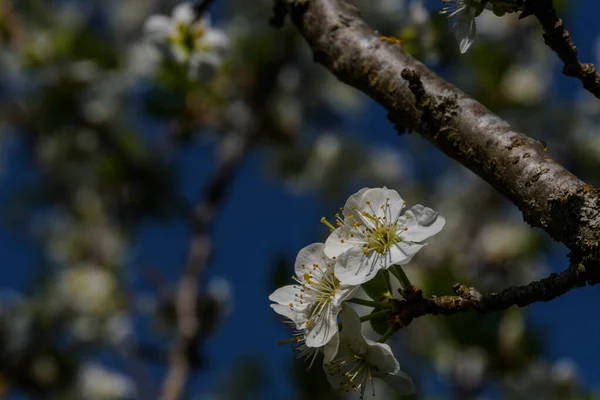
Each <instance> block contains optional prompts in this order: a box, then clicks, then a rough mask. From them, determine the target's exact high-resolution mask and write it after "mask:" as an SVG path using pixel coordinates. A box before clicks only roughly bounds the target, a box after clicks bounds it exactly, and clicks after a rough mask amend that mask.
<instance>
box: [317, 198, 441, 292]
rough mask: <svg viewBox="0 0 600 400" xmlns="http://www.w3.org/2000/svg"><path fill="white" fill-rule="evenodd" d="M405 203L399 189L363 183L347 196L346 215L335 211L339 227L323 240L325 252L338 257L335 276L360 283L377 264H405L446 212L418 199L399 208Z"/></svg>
mask: <svg viewBox="0 0 600 400" xmlns="http://www.w3.org/2000/svg"><path fill="white" fill-rule="evenodd" d="M405 204H406V202H405V201H403V200H402V198H401V197H400V195H399V194H398V192H396V191H395V190H390V189H387V188H383V189H381V188H376V189H369V188H363V189H361V190H359V191H358V192H357V193H355V194H353V195H352V196H350V198H349V199H348V201H347V202H346V205H345V206H344V209H343V217H344V219H343V220H342V219H341V218H340V217H339V215H336V218H337V224H338V228H337V229H335V230H334V231H333V232H332V233H331V235H330V236H329V238H327V241H326V242H325V254H327V256H328V257H331V258H334V257H339V258H338V260H337V261H338V262H337V263H336V264H335V276H336V277H337V279H339V280H340V281H341V282H342V283H343V284H346V285H360V284H362V283H364V282H367V281H369V280H371V279H372V278H373V277H374V276H375V275H376V274H377V272H378V271H379V270H380V269H384V268H388V267H390V266H392V265H394V264H407V263H408V262H410V260H411V259H412V258H413V256H414V255H415V254H416V253H417V252H418V251H419V250H421V248H423V246H425V244H426V243H424V242H425V240H427V239H428V238H429V237H431V236H433V235H435V234H436V233H438V232H439V231H441V230H442V228H443V227H444V224H445V223H446V220H445V219H444V217H442V216H441V215H439V214H438V213H437V212H435V211H433V210H432V209H431V208H427V207H424V206H422V205H416V206H414V207H412V208H411V209H410V210H408V211H406V212H404V213H402V209H403V208H404V206H405ZM325 222H326V221H325ZM326 223H327V222H326ZM327 224H328V225H329V226H330V228H332V229H333V226H332V225H331V224H329V223H327Z"/></svg>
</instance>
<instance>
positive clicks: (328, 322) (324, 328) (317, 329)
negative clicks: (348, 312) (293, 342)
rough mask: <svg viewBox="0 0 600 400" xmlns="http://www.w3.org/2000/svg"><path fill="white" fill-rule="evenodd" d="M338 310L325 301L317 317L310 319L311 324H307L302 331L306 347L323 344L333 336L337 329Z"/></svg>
mask: <svg viewBox="0 0 600 400" xmlns="http://www.w3.org/2000/svg"><path fill="white" fill-rule="evenodd" d="M338 312H339V308H338V307H334V306H333V305H332V304H331V303H327V305H326V306H325V309H324V310H321V312H320V313H319V314H318V316H317V318H314V319H311V320H310V321H311V322H312V325H311V326H310V327H308V326H307V328H306V330H305V331H304V336H305V343H306V345H307V346H308V347H322V346H325V345H326V344H327V343H328V342H329V341H330V340H331V338H333V336H334V335H335V334H336V333H337V331H338V326H337V314H338ZM307 325H308V324H307Z"/></svg>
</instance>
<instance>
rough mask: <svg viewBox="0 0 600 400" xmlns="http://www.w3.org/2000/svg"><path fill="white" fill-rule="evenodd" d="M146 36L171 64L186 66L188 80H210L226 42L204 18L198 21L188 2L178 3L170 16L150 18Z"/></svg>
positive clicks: (227, 42) (222, 55) (226, 47)
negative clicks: (172, 62)
mask: <svg viewBox="0 0 600 400" xmlns="http://www.w3.org/2000/svg"><path fill="white" fill-rule="evenodd" d="M145 31H146V36H147V37H148V39H149V40H150V41H151V42H152V43H154V44H156V45H157V46H158V48H159V49H160V50H161V51H162V53H163V54H164V55H165V56H167V57H168V58H169V59H171V60H172V61H174V62H176V63H178V64H183V65H186V66H187V68H188V75H189V76H190V78H192V79H197V80H206V79H210V78H211V77H212V76H213V75H214V73H215V72H216V71H217V70H218V68H219V67H220V66H221V64H222V63H223V61H224V58H225V57H226V56H227V53H228V50H229V39H228V38H227V36H226V35H225V33H223V32H222V31H220V30H218V29H214V28H212V27H211V24H210V20H209V18H208V17H207V16H204V17H202V19H198V16H197V15H196V12H195V11H194V8H193V6H192V3H181V4H179V5H177V6H176V7H175V8H174V9H173V13H172V15H171V17H168V16H166V15H152V16H150V17H149V18H148V20H147V21H146V24H145Z"/></svg>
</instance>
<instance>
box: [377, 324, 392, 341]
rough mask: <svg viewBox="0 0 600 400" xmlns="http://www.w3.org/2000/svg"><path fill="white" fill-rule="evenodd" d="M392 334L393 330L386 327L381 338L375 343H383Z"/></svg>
mask: <svg viewBox="0 0 600 400" xmlns="http://www.w3.org/2000/svg"><path fill="white" fill-rule="evenodd" d="M392 333H394V328H392V327H391V326H388V328H387V330H386V331H385V333H384V334H383V336H382V337H380V338H379V339H378V340H377V343H385V342H386V341H387V340H388V339H389V338H390V336H392Z"/></svg>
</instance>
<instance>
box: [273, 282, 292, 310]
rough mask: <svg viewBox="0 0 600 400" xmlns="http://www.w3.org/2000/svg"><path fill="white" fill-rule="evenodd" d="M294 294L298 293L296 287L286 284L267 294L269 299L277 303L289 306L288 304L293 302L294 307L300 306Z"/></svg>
mask: <svg viewBox="0 0 600 400" xmlns="http://www.w3.org/2000/svg"><path fill="white" fill-rule="evenodd" d="M296 294H298V289H297V288H295V287H294V286H293V285H287V286H283V287H280V288H279V289H277V290H275V291H274V292H273V293H271V294H270V295H269V300H271V301H274V302H275V303H278V304H283V305H284V306H288V307H289V306H290V304H293V305H294V307H295V306H300V303H299V302H298V298H297V297H296Z"/></svg>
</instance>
